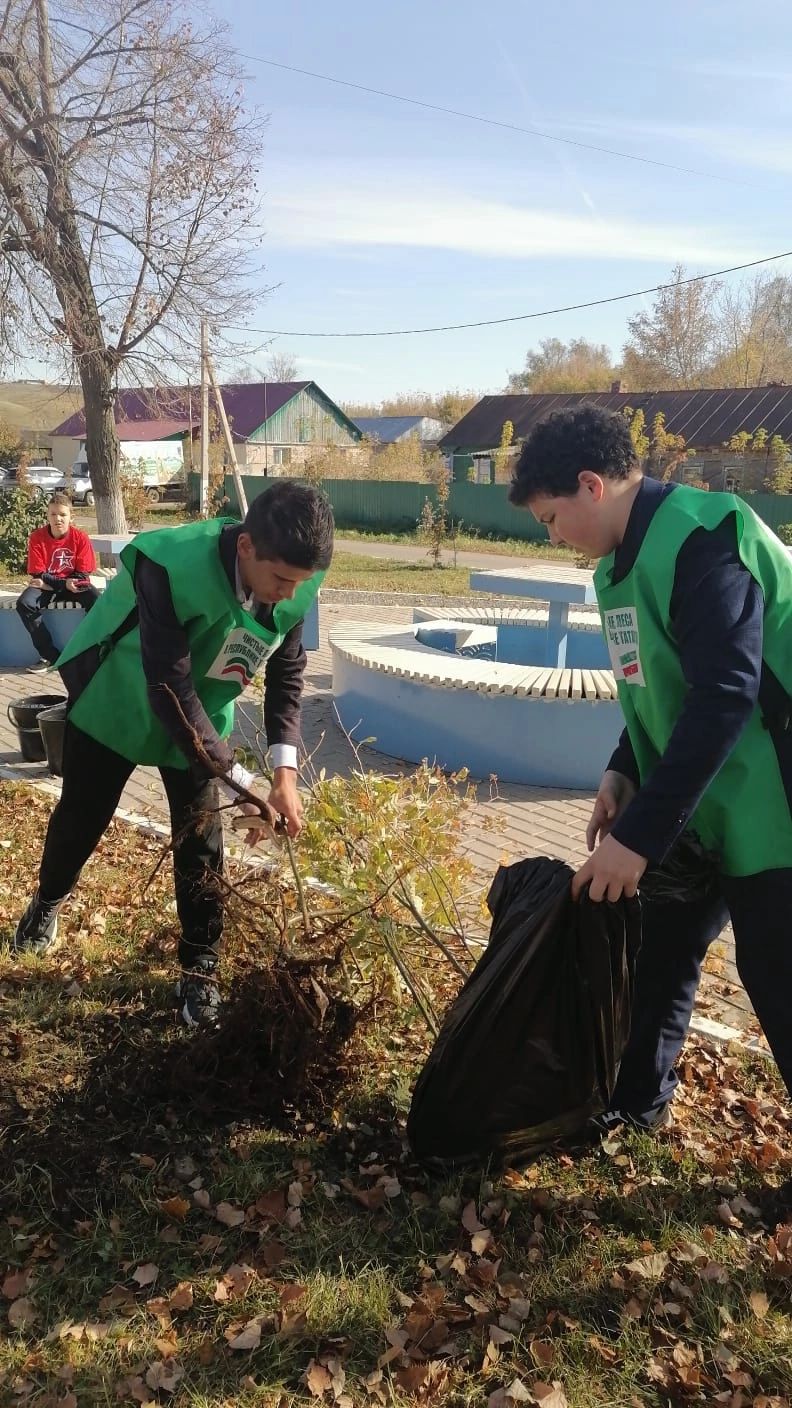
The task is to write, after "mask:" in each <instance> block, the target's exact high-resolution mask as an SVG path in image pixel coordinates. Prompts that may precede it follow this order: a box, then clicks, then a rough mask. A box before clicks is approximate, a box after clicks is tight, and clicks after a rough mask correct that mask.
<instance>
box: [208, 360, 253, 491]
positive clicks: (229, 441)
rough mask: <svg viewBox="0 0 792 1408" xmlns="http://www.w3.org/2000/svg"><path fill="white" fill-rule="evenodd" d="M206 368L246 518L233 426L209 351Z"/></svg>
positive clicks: (235, 483) (235, 485) (235, 484)
mask: <svg viewBox="0 0 792 1408" xmlns="http://www.w3.org/2000/svg"><path fill="white" fill-rule="evenodd" d="M206 369H207V371H208V373H209V379H210V381H211V383H212V390H213V392H214V394H215V400H216V401H217V412H218V415H219V416H220V424H221V425H222V427H223V436H224V438H225V442H226V450H227V451H228V458H229V460H230V461H231V473H232V475H233V476H234V487H235V488H236V492H237V502H238V504H239V512H240V513H241V515H242V517H243V518H244V516H245V514H246V513H247V510H248V503H247V496H246V494H245V490H244V486H243V484H242V475H241V474H240V473H239V465H238V464H237V457H236V448H235V446H234V437H233V436H232V434H231V427H230V425H229V424H228V416H227V415H226V412H225V406H224V405H223V396H222V392H221V391H220V387H219V386H218V384H217V377H216V376H215V371H214V367H213V366H212V359H211V357H210V356H209V353H208V352H207V354H206Z"/></svg>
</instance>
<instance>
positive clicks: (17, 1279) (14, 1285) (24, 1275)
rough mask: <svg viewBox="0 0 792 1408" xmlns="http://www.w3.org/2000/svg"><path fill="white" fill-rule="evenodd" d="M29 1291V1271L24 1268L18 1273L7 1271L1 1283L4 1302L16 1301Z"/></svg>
mask: <svg viewBox="0 0 792 1408" xmlns="http://www.w3.org/2000/svg"><path fill="white" fill-rule="evenodd" d="M29 1289H30V1271H29V1269H28V1268H27V1267H24V1268H23V1269H22V1270H20V1271H9V1272H8V1274H7V1276H6V1278H5V1280H4V1281H3V1295H4V1296H5V1298H6V1300H18V1299H19V1298H20V1296H23V1295H25V1293H26V1291H28V1290H29Z"/></svg>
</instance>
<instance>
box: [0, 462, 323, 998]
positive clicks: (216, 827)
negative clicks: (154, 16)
mask: <svg viewBox="0 0 792 1408" xmlns="http://www.w3.org/2000/svg"><path fill="white" fill-rule="evenodd" d="M332 555H333V516H332V511H331V508H330V505H329V503H328V502H327V500H326V499H325V498H324V496H323V495H322V494H320V493H319V492H318V491H317V490H315V489H310V488H306V487H304V486H302V485H299V484H295V483H293V482H290V481H288V480H281V481H279V482H277V483H275V484H274V485H273V486H272V488H270V489H268V490H267V491H266V492H265V493H263V494H261V495H260V496H259V497H258V498H257V499H255V500H254V502H253V503H252V504H251V506H250V509H249V511H248V514H247V517H246V518H245V521H244V523H238V522H234V521H233V520H231V519H217V518H216V519H213V520H211V521H209V522H200V523H188V524H184V525H182V526H181V527H178V528H164V529H159V530H155V531H154V532H151V533H139V534H138V535H137V536H136V537H135V538H134V539H133V540H132V542H131V543H129V544H128V545H127V546H126V547H125V548H124V550H123V552H122V554H121V564H122V565H121V569H120V571H119V572H118V575H117V576H116V577H115V578H114V579H113V581H111V582H110V584H109V586H108V587H107V589H106V591H105V593H104V595H103V596H102V598H101V600H100V601H99V602H98V603H97V605H96V607H95V609H94V610H93V611H92V612H91V615H90V617H89V618H87V619H86V621H84V622H83V624H82V625H81V626H80V628H79V629H78V630H77V631H76V632H75V634H74V636H73V637H72V639H71V641H70V642H69V644H68V646H67V647H66V650H65V651H64V652H63V655H62V656H61V658H60V660H59V662H58V668H59V669H60V672H61V675H62V677H63V680H64V682H65V684H66V688H67V690H68V692H69V701H70V702H69V713H68V719H67V723H66V732H65V737H64V752H63V790H62V793H61V799H60V801H59V802H58V805H57V806H56V808H55V810H54V812H53V813H52V817H51V818H50V823H49V828H48V830H47V838H46V842H45V845H44V855H43V858H42V862H41V869H40V872H39V884H38V889H37V890H36V893H35V894H34V895H33V898H32V899H31V901H30V903H29V905H28V907H27V909H26V910H25V913H24V914H23V915H22V918H21V919H20V921H19V924H18V925H17V930H16V934H15V935H14V938H13V941H12V942H13V945H14V947H15V948H16V949H17V950H28V951H32V952H34V953H44V952H45V951H46V950H47V949H48V948H50V947H51V946H52V944H53V943H54V942H55V940H56V930H57V921H58V911H59V910H60V908H61V906H62V904H63V902H64V900H65V899H67V898H68V896H69V893H70V892H71V890H72V889H73V888H74V886H75V884H76V883H77V880H78V878H79V874H80V871H81V869H82V867H83V865H84V864H85V862H86V860H87V859H88V857H89V856H90V855H91V853H92V852H93V850H94V848H95V846H96V845H97V842H98V841H99V839H100V837H101V836H102V834H103V832H104V831H105V829H106V827H107V826H108V825H109V823H110V820H111V818H112V816H113V813H114V811H115V809H116V807H117V805H118V801H119V798H120V796H121V793H122V791H123V788H124V785H125V784H126V781H127V779H128V778H129V776H130V773H131V772H132V771H133V769H134V767H135V766H136V764H138V763H140V764H144V765H149V766H151V765H153V766H155V767H157V768H159V771H160V775H161V777H162V781H163V783H164V785H165V791H166V793H167V797H168V804H169V807H170V816H171V831H172V835H173V867H174V874H175V888H176V906H177V911H178V916H179V922H180V924H181V941H180V944H179V962H180V964H181V968H182V976H181V980H180V983H179V988H178V993H179V999H180V1003H181V1011H182V1016H183V1018H184V1020H185V1021H186V1022H187V1023H188V1024H194V1023H198V1022H202V1021H210V1022H212V1021H214V1020H216V1017H217V1010H218V995H217V987H216V983H215V981H214V973H215V969H216V967H217V962H218V956H219V950H220V940H221V936H222V928H223V909H222V901H221V897H220V894H219V891H218V887H217V885H216V883H214V880H215V877H216V876H217V875H218V874H219V873H220V871H221V870H222V864H223V835H222V828H221V824H220V818H219V816H218V815H217V807H218V788H217V782H216V780H215V777H214V776H213V775H212V774H210V773H209V771H208V769H207V767H206V761H205V759H206V757H208V758H209V759H210V760H211V761H212V762H213V763H214V764H215V765H216V766H218V767H220V768H222V769H223V771H224V772H226V773H228V774H229V775H230V776H231V777H233V779H234V780H235V781H236V782H238V783H241V784H242V785H245V786H251V785H252V784H253V783H254V781H255V779H254V778H253V776H252V774H250V773H247V772H246V771H245V770H244V769H243V768H241V766H240V765H239V764H238V763H237V764H235V763H234V758H233V753H232V751H231V749H230V747H229V746H228V744H227V743H226V742H225V739H227V737H228V735H229V734H230V733H231V730H232V728H233V724H234V700H235V697H236V696H237V695H238V694H239V693H240V692H241V690H242V689H244V688H245V687H246V685H248V684H250V682H251V680H252V679H253V677H254V675H255V674H256V672H257V671H258V670H259V669H260V667H261V666H262V665H264V666H265V696H264V722H265V727H266V732H267V741H268V743H269V747H270V753H271V760H272V765H273V776H274V784H273V786H272V789H271V791H270V793H269V797H268V801H269V804H270V806H271V807H272V808H273V809H274V811H275V812H276V814H278V815H280V816H282V817H284V818H285V821H286V826H287V830H288V833H289V835H290V836H296V835H297V834H298V832H299V831H300V828H301V825H302V820H301V804H300V799H299V796H298V792H297V744H298V742H299V731H300V697H301V693H302V678H303V671H304V669H305V650H304V648H303V644H302V621H303V617H304V616H305V614H306V612H307V611H308V610H309V608H310V607H311V605H312V603H313V601H314V600H315V597H316V594H317V591H318V590H319V585H320V583H321V581H322V578H323V577H324V574H325V571H326V569H327V568H328V567H329V565H330V561H331V558H332ZM196 740H197V744H196ZM232 795H233V796H236V794H232ZM263 796H264V794H263V793H262V797H263ZM240 810H241V811H242V812H243V813H244V814H247V815H250V814H251V813H252V812H255V811H256V808H255V806H254V805H253V804H252V803H244V804H243V805H242V807H241V809H240Z"/></svg>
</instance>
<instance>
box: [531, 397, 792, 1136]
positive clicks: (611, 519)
mask: <svg viewBox="0 0 792 1408" xmlns="http://www.w3.org/2000/svg"><path fill="white" fill-rule="evenodd" d="M510 497H511V501H512V503H515V504H518V505H520V506H527V507H528V508H530V509H531V511H532V512H533V514H534V515H535V517H536V518H537V519H538V520H539V522H540V523H543V524H545V525H546V526H547V529H548V533H549V536H550V541H551V542H552V543H553V544H559V543H567V544H569V546H571V547H575V548H578V549H580V550H581V551H583V552H585V553H586V554H587V555H588V556H590V557H592V558H596V559H598V560H599V562H598V567H597V570H596V573H595V579H594V580H595V587H596V591H597V599H598V603H599V608H600V614H601V618H602V626H603V631H604V634H605V639H606V642H607V645H608V649H609V653H610V658H611V666H612V669H613V672H614V675H615V676H616V681H617V687H618V692H619V701H620V704H621V707H622V710H623V713H624V717H625V720H626V729H625V730H624V733H623V734H622V738H621V740H620V742H619V746H618V748H617V750H616V752H615V754H614V755H613V757H612V758H611V760H610V762H609V763H608V766H607V768H606V771H605V773H604V776H603V779H602V783H601V785H600V789H599V793H598V795H597V799H596V802H595V805H594V811H593V814H592V818H591V822H590V824H589V827H588V831H587V841H588V846H589V850H590V851H591V852H592V855H591V856H590V858H589V860H588V861H587V862H586V863H585V865H583V866H582V868H581V869H580V870H579V871H578V873H577V875H576V876H575V880H574V885H573V892H574V893H575V895H579V894H580V893H581V891H582V890H583V888H584V886H588V887H589V895H590V897H591V899H593V900H603V899H607V900H610V901H616V900H618V899H619V898H620V896H621V895H634V894H635V893H636V891H637V890H638V888H639V886H640V881H641V877H642V875H643V873H644V870H645V869H646V867H647V865H648V864H649V863H650V862H651V863H658V862H661V861H662V860H663V859H664V857H665V856H666V855H667V853H668V851H669V850H670V849H671V847H672V846H673V844H674V842H675V841H676V840H677V838H678V837H679V836H680V835H681V833H682V832H683V831H685V830H687V829H688V828H689V829H690V831H691V832H693V833H695V834H696V835H697V836H698V837H699V839H700V840H701V842H702V843H703V845H704V847H705V848H706V849H707V850H708V851H710V852H714V853H715V854H716V855H717V856H718V857H719V870H720V889H721V893H720V895H717V896H715V897H714V898H712V899H710V900H707V901H701V902H693V903H687V904H684V905H681V904H680V905H675V906H656V905H647V906H646V908H645V916H644V939H643V946H642V950H641V955H640V960H639V968H638V973H637V983H636V997H635V1012H634V1018H633V1026H632V1031H631V1037H630V1043H629V1046H628V1049H627V1051H626V1053H625V1056H624V1059H623V1061H622V1066H621V1071H620V1074H619V1081H618V1085H617V1088H616V1091H615V1092H614V1095H613V1099H612V1109H611V1111H610V1112H608V1114H607V1115H606V1116H605V1117H604V1119H603V1125H604V1126H605V1127H606V1128H607V1127H608V1125H609V1124H613V1123H615V1122H627V1123H630V1124H632V1125H635V1126H636V1127H638V1128H642V1129H649V1128H653V1127H656V1126H657V1125H658V1124H660V1123H664V1122H665V1121H666V1118H667V1105H668V1102H669V1100H670V1099H671V1096H672V1094H673V1091H674V1088H675V1086H676V1083H677V1077H676V1075H675V1072H674V1063H675V1061H676V1058H677V1056H678V1054H679V1051H680V1048H681V1046H682V1043H683V1041H684V1038H685V1035H686V1032H687V1028H688V1025H689V1021H690V1015H691V1012H692V1008H693V1002H694V999H695V994H696V988H697V985H698V981H699V977H700V972H701V965H702V962H703V959H704V955H705V953H706V950H707V946H708V944H709V943H710V942H711V940H712V939H713V938H714V937H716V936H717V934H718V933H719V932H720V931H721V929H722V928H723V926H724V924H725V923H726V922H727V921H728V919H729V917H731V921H732V924H733V928H734V935H735V944H736V954H737V965H738V969H739V972H740V976H741V978H742V980H743V983H744V984H745V988H746V990H747V992H748V994H749V996H750V998H751V1001H752V1003H753V1006H754V1009H755V1011H756V1014H757V1016H758V1018H759V1020H760V1022H761V1024H762V1027H763V1030H764V1032H765V1035H766V1036H767V1039H768V1041H769V1043H770V1046H771V1049H772V1051H773V1055H774V1056H775V1058H776V1061H777V1063H778V1066H779V1069H780V1071H781V1074H782V1076H783V1078H784V1081H785V1083H786V1086H787V1089H788V1090H789V1091H790V1092H792V1022H790V1020H789V994H790V992H792V936H791V935H790V915H792V732H791V731H790V714H791V712H792V698H791V696H792V557H790V554H789V553H788V552H787V550H786V549H785V548H784V546H783V545H782V544H781V543H780V542H779V540H778V539H777V538H776V537H775V536H774V535H773V533H771V532H770V530H769V529H768V528H767V527H766V526H765V524H764V523H762V522H761V520H760V519H759V518H757V516H756V514H754V513H753V511H752V510H751V508H750V507H749V506H748V504H747V503H744V502H743V501H742V500H741V499H739V498H736V497H735V496H734V495H732V494H722V493H702V492H701V490H698V489H693V488H690V487H688V486H684V485H675V484H661V483H658V482H657V481H655V480H651V479H648V478H645V477H644V475H643V473H642V471H641V469H640V467H639V465H638V464H637V462H636V459H635V453H634V449H633V444H632V440H631V436H630V431H629V427H628V424H627V421H626V420H625V419H624V417H623V416H621V415H619V414H617V413H615V412H612V411H608V410H605V409H603V408H600V407H598V406H595V405H590V404H588V405H587V404H583V405H581V406H579V407H577V408H575V409H572V410H566V411H559V412H556V413H554V414H553V415H550V416H548V417H547V418H546V419H545V420H544V421H542V422H540V423H539V424H538V425H536V426H535V428H534V430H533V431H532V433H531V434H530V435H529V437H528V438H527V440H526V443H525V445H524V448H523V450H522V452H521V455H520V458H519V460H518V463H517V465H516V467H515V470H514V475H513V479H512V487H511V494H510Z"/></svg>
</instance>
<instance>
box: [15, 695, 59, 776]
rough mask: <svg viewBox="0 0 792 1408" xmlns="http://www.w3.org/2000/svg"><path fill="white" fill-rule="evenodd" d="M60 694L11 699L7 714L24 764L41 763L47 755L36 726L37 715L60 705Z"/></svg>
mask: <svg viewBox="0 0 792 1408" xmlns="http://www.w3.org/2000/svg"><path fill="white" fill-rule="evenodd" d="M63 700H64V696H63V695H62V694H28V695H27V696H26V698H24V699H12V701H11V703H10V704H9V706H8V709H7V711H6V712H7V714H8V717H9V719H10V721H11V723H12V724H13V725H14V728H15V729H16V731H17V736H18V738H19V747H20V751H21V753H22V757H23V758H24V760H25V762H26V763H43V762H44V761H45V760H46V757H47V754H46V750H45V748H44V740H43V739H42V737H41V731H40V729H39V726H38V719H39V714H40V713H41V712H42V710H43V709H51V708H52V707H53V705H55V704H62V703H63Z"/></svg>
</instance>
